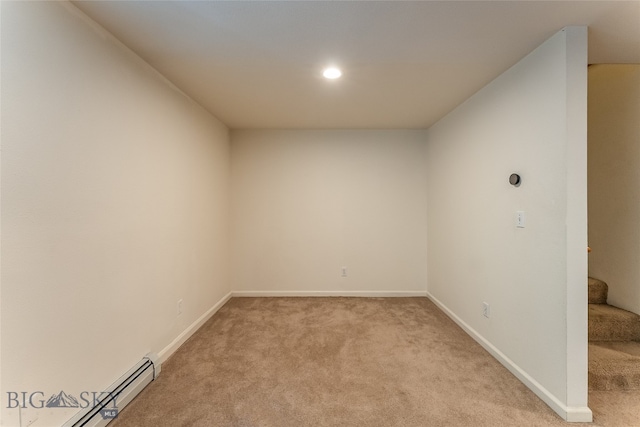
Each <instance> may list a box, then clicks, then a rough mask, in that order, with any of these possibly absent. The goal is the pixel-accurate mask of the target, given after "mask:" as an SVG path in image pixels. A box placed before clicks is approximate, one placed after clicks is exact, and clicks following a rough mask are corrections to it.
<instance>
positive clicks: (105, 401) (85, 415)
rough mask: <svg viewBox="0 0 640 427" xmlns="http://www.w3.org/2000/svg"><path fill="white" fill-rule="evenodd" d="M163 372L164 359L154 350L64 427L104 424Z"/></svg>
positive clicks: (86, 426)
mask: <svg viewBox="0 0 640 427" xmlns="http://www.w3.org/2000/svg"><path fill="white" fill-rule="evenodd" d="M159 374H160V360H159V359H158V356H157V355H156V354H153V353H149V354H147V355H146V356H145V357H144V358H143V359H142V360H141V361H140V362H138V363H137V364H136V365H135V366H134V367H133V368H131V369H130V370H129V371H128V372H127V373H126V374H124V375H123V376H121V377H120V378H119V379H118V380H117V381H116V382H115V383H113V384H112V385H111V386H110V387H109V388H108V389H107V390H105V391H103V392H100V393H98V394H97V398H95V399H94V402H93V405H92V406H89V407H87V408H85V409H83V410H82V411H80V412H79V413H78V414H76V415H75V416H74V417H73V418H71V419H70V420H69V421H67V422H66V423H65V424H64V425H63V427H103V426H106V425H107V424H109V422H111V420H113V419H114V418H116V417H117V416H118V412H119V411H121V410H122V409H123V408H124V407H125V406H127V405H128V404H129V402H131V401H132V400H133V398H134V397H136V395H138V393H140V392H141V391H142V390H143V389H144V388H145V387H146V386H147V385H149V383H150V382H151V381H153V380H155V379H156V378H157V377H158V375H159Z"/></svg>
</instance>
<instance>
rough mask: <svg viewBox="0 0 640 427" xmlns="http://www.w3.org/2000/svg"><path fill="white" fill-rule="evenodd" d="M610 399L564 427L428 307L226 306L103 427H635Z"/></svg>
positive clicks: (393, 303)
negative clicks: (590, 420) (589, 417)
mask: <svg viewBox="0 0 640 427" xmlns="http://www.w3.org/2000/svg"><path fill="white" fill-rule="evenodd" d="M607 393H609V394H607ZM611 393H612V392H597V393H595V394H594V395H593V396H592V399H591V400H592V401H591V402H590V405H591V408H592V409H593V410H594V414H595V422H594V424H567V423H565V422H564V421H563V420H562V419H560V418H559V417H558V416H557V415H556V414H555V413H554V412H553V411H551V409H549V408H548V407H547V406H546V405H545V404H544V403H543V402H542V401H541V400H539V399H538V398H537V397H536V396H535V395H534V394H533V393H532V392H531V391H530V390H529V389H527V388H526V387H525V386H524V385H523V384H522V383H520V381H518V380H517V379H516V378H515V377H514V376H513V375H511V374H510V373H509V372H508V371H507V370H506V369H505V368H504V367H503V366H502V365H500V364H499V363H498V362H497V361H496V360H495V359H493V358H492V357H491V356H490V355H489V354H488V353H487V352H486V351H485V350H484V349H482V347H480V346H479V345H478V344H477V343H476V342H475V341H473V340H472V339H471V338H470V337H469V336H468V335H467V334H465V333H464V332H463V331H462V330H461V329H460V328H459V327H458V326H456V325H455V323H453V322H452V321H451V320H450V319H449V318H448V317H447V316H446V315H445V314H444V313H442V312H441V311H440V310H439V309H438V308H436V306H435V305H434V304H433V303H432V302H431V301H429V300H428V299H427V298H234V299H231V300H230V301H229V302H228V303H227V304H226V305H225V306H224V307H222V308H221V309H220V311H219V312H218V313H216V314H215V315H214V316H213V317H212V318H211V319H210V320H209V321H208V322H207V323H206V324H205V325H204V326H203V327H202V328H201V329H200V330H199V331H198V332H197V333H196V334H194V336H193V337H192V338H191V339H190V340H189V341H188V342H187V343H185V344H184V345H183V346H182V347H181V348H180V349H179V350H178V351H177V352H176V353H175V354H174V355H173V356H172V357H171V358H170V359H169V360H168V361H167V362H166V363H165V364H164V365H163V366H162V374H161V375H160V377H159V378H158V379H157V380H156V381H154V382H153V383H152V384H150V385H149V386H148V387H147V389H146V390H145V391H143V393H141V394H140V395H139V396H138V397H137V398H136V399H135V400H134V401H133V402H132V403H131V404H130V405H129V406H128V407H127V408H125V409H124V410H123V411H122V412H121V413H120V415H119V417H118V418H117V419H116V420H115V421H114V422H113V423H111V424H110V427H126V426H136V427H142V426H208V427H209V426H239V427H253V426H273V427H286V426H295V427H299V426H314V427H316V426H317V427H320V426H363V427H369V426H385V427H388V426H474V427H481V426H491V427H495V426H518V427H520V426H567V425H596V426H620V427H622V426H624V427H631V426H640V408H639V406H638V405H640V393H626V394H625V393H624V392H614V393H615V394H611ZM620 404H625V405H626V406H624V407H620V408H617V409H616V405H620ZM629 408H630V409H629Z"/></svg>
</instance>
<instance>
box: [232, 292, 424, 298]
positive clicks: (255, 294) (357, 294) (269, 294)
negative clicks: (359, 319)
mask: <svg viewBox="0 0 640 427" xmlns="http://www.w3.org/2000/svg"><path fill="white" fill-rule="evenodd" d="M231 294H232V296H233V297H361V298H390V297H426V296H427V292H426V291H235V292H232V293H231Z"/></svg>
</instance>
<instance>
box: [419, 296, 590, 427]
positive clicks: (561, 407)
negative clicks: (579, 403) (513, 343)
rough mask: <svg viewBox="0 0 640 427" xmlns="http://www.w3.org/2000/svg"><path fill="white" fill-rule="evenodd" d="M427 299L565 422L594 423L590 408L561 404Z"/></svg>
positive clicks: (466, 327) (487, 344)
mask: <svg viewBox="0 0 640 427" xmlns="http://www.w3.org/2000/svg"><path fill="white" fill-rule="evenodd" d="M427 297H428V298H429V299H430V300H431V301H433V303H434V304H435V305H437V306H438V308H440V310H442V311H444V313H445V314H446V315H447V316H449V317H450V318H451V320H453V321H454V322H456V323H457V324H458V326H460V327H461V328H462V329H463V330H464V331H465V332H466V333H467V334H469V335H470V336H471V338H473V339H474V340H476V341H477V342H478V344H480V345H481V346H482V347H483V348H484V349H485V350H487V351H488V352H489V353H490V354H491V355H492V356H493V357H494V358H496V360H498V362H500V363H501V364H502V365H503V366H504V367H505V368H507V369H508V370H509V371H510V372H511V373H512V374H513V375H515V376H516V378H518V379H519V380H520V381H522V383H523V384H524V385H526V386H527V387H528V388H529V389H530V390H531V391H533V392H534V393H535V394H536V396H538V397H539V398H540V399H541V400H542V401H543V402H544V403H546V404H547V405H548V406H549V407H550V408H551V409H553V410H554V411H555V412H556V413H557V414H558V415H560V416H561V417H562V418H563V419H564V420H565V421H569V422H576V423H577V422H586V423H589V422H592V421H593V414H592V412H591V409H589V408H588V407H586V406H584V407H576V406H567V405H565V404H564V403H562V402H560V401H559V400H558V398H557V397H556V396H554V395H553V394H551V392H549V390H547V389H546V388H544V387H543V386H542V385H541V384H540V383H539V382H537V381H536V380H535V379H533V378H532V377H531V376H530V375H529V374H527V373H526V372H525V371H524V370H522V368H520V367H519V366H518V365H516V364H515V363H514V362H513V360H511V359H509V358H508V357H507V356H506V355H505V354H504V353H502V352H501V351H500V350H498V348H496V347H495V346H494V345H493V344H491V343H490V342H489V341H487V340H486V339H485V338H484V337H483V336H482V335H480V334H479V333H478V332H477V331H476V330H475V329H473V328H472V327H471V326H469V325H468V324H467V323H465V322H464V321H463V320H462V319H460V318H459V317H458V316H457V315H456V314H455V313H454V312H452V311H451V310H449V308H448V307H446V306H445V305H444V304H443V303H441V302H440V301H439V300H438V299H437V298H436V297H434V296H433V295H431V294H430V293H429V292H427Z"/></svg>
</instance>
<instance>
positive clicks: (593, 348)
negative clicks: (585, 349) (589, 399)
mask: <svg viewBox="0 0 640 427" xmlns="http://www.w3.org/2000/svg"><path fill="white" fill-rule="evenodd" d="M589 390H594V391H595V390H598V391H601V390H603V391H604V390H640V342H634V341H630V342H591V343H589Z"/></svg>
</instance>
